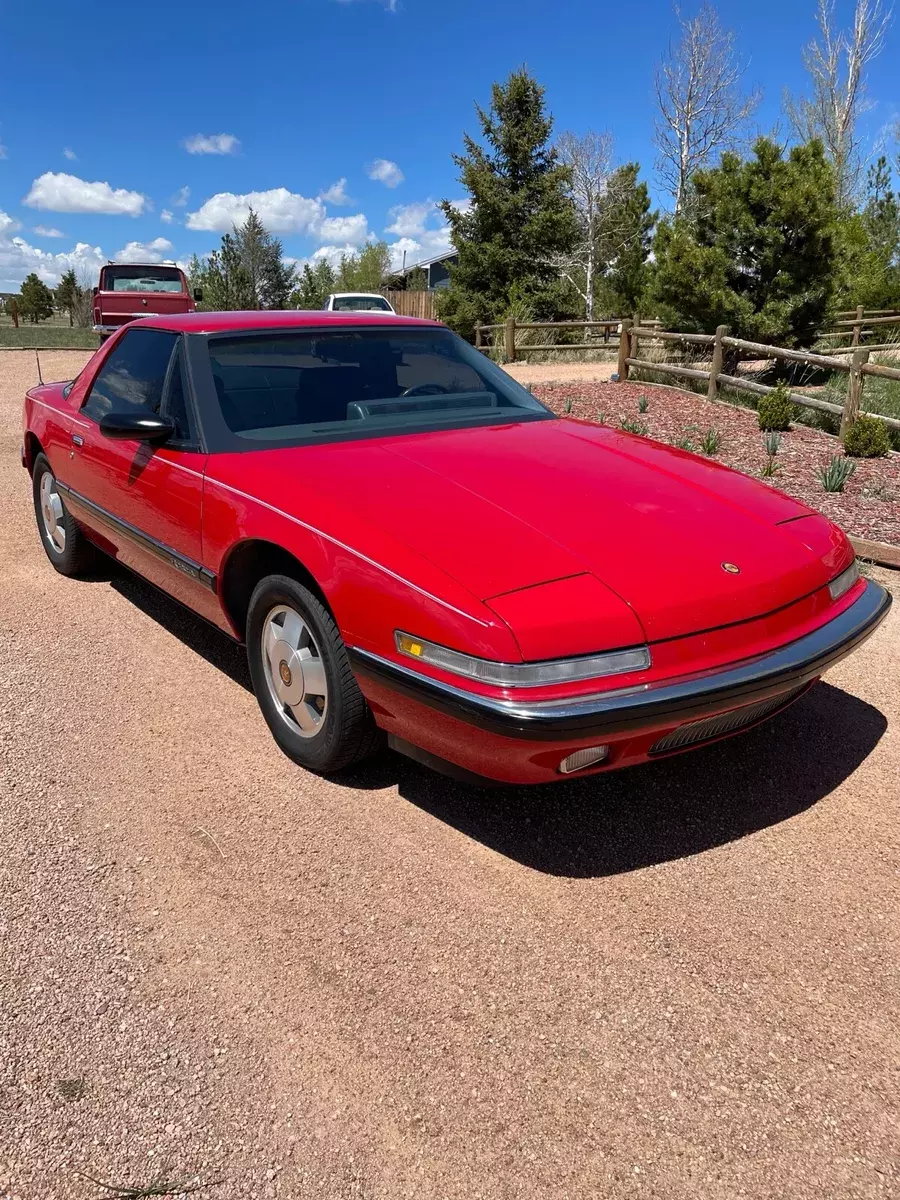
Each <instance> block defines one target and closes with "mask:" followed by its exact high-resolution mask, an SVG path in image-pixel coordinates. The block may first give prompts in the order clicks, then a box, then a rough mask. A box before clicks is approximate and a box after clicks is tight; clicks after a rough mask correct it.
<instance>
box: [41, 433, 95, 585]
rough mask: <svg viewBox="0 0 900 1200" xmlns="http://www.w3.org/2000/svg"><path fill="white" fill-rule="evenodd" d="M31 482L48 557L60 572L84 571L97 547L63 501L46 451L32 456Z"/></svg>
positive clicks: (87, 569) (91, 560)
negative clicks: (34, 456) (82, 530)
mask: <svg viewBox="0 0 900 1200" xmlns="http://www.w3.org/2000/svg"><path fill="white" fill-rule="evenodd" d="M31 484H32V490H33V495H34V515H35V517H36V518H37V525H38V532H39V533H40V535H41V545H42V546H43V547H44V550H45V551H46V554H47V557H48V558H49V559H50V562H51V563H52V564H53V566H54V567H55V568H56V570H57V571H59V573H60V575H84V574H85V573H86V572H88V571H90V570H91V568H92V567H94V566H95V565H96V561H97V550H96V549H95V548H94V546H92V545H91V543H90V542H89V541H88V540H87V538H86V537H85V536H84V534H83V533H82V532H81V529H80V528H79V527H78V522H77V521H76V520H75V519H74V517H73V516H72V514H71V513H70V512H69V510H68V509H67V508H66V506H65V504H64V503H63V500H62V496H60V494H59V491H58V489H57V486H56V476H55V475H54V474H53V468H52V467H51V466H50V462H49V460H48V459H47V456H46V455H45V454H39V455H38V456H37V458H36V459H35V460H34V469H33V471H32V473H31Z"/></svg>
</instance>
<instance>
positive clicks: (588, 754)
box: [559, 746, 609, 775]
mask: <svg viewBox="0 0 900 1200" xmlns="http://www.w3.org/2000/svg"><path fill="white" fill-rule="evenodd" d="M608 757H609V746H585V748H584V749H583V750H576V751H575V753H574V754H569V755H567V757H566V758H564V759H563V760H562V762H561V763H560V764H559V769H560V771H561V772H562V774H563V775H571V774H572V772H573V771H583V770H584V769H585V767H595V766H596V765H597V763H602V762H603V760H604V759H605V758H608Z"/></svg>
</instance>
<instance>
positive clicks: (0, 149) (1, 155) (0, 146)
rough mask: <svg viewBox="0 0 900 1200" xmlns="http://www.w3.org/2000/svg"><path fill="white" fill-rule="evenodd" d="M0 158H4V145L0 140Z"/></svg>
mask: <svg viewBox="0 0 900 1200" xmlns="http://www.w3.org/2000/svg"><path fill="white" fill-rule="evenodd" d="M0 158H6V147H5V146H4V145H3V143H2V142H0Z"/></svg>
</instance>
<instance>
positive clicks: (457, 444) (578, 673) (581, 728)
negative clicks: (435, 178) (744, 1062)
mask: <svg viewBox="0 0 900 1200" xmlns="http://www.w3.org/2000/svg"><path fill="white" fill-rule="evenodd" d="M24 434H25V436H24V445H23V450H22V459H23V463H24V465H25V466H26V467H27V468H28V470H29V471H30V473H31V477H32V481H33V488H34V507H35V513H36V515H37V522H38V528H39V530H40V534H41V540H42V542H43V545H44V549H45V550H46V552H47V554H48V556H49V558H50V561H51V562H52V563H53V565H54V566H55V567H56V569H57V570H58V571H61V572H62V573H63V574H76V573H78V572H81V571H84V570H87V569H89V568H90V565H91V562H92V560H93V558H94V555H95V554H96V551H97V549H98V548H99V550H101V551H105V552H106V553H107V554H111V555H113V556H114V557H115V558H117V559H119V560H120V561H121V562H123V563H125V564H126V565H127V566H129V567H131V568H133V569H134V570H135V571H138V572H140V574H142V575H144V576H146V578H147V579H149V580H150V581H151V582H153V583H154V584H156V585H157V586H159V587H160V588H162V589H164V590H165V591H166V592H168V593H170V594H171V595H172V596H174V597H175V598H176V599H178V600H179V601H181V602H182V603H183V604H185V605H187V606H188V607H189V608H191V609H193V610H194V611H195V612H197V613H199V614H200V615H201V616H202V617H205V618H206V619H207V620H208V621H211V622H212V623H213V624H215V625H217V626H218V627H219V628H220V629H222V630H224V631H225V632H226V633H228V634H229V635H230V636H231V637H233V638H235V639H237V640H239V641H242V642H244V643H246V647H247V655H248V658H249V662H250V671H251V674H252V677H253V685H254V688H255V691H256V695H257V698H258V700H259V705H260V708H261V709H262V712H263V715H264V717H265V719H266V721H267V722H268V724H269V727H270V729H271V731H272V733H273V734H274V736H275V740H276V741H277V742H278V744H279V745H280V746H281V748H282V749H283V750H284V751H285V753H287V754H288V755H290V756H291V758H293V759H294V760H295V761H296V762H298V763H300V764H301V765H302V766H304V767H307V768H309V769H311V770H313V771H321V772H331V771H337V770H339V769H340V768H343V767H347V766H349V765H350V764H351V763H354V762H356V761H357V760H359V759H361V758H363V757H364V756H365V755H367V754H369V753H370V752H371V751H372V750H374V749H375V748H376V747H377V746H378V745H379V744H380V743H381V741H382V739H383V735H384V734H386V735H387V739H388V741H389V743H390V744H391V745H392V746H393V747H394V748H395V749H398V750H401V751H403V752H404V753H406V754H409V755H411V756H412V757H413V758H416V759H418V760H419V761H421V762H424V763H427V764H429V765H431V766H434V767H436V768H438V769H440V770H445V771H447V772H449V773H451V774H455V775H457V776H462V777H464V778H467V779H474V778H476V777H477V778H479V779H481V780H482V781H483V780H484V779H485V778H489V779H491V780H501V781H504V782H511V783H542V782H548V781H550V780H557V779H560V778H564V777H569V776H572V775H575V774H582V773H588V772H593V771H602V770H610V769H613V768H617V767H625V766H630V765H632V764H634V763H641V762H646V761H647V760H648V759H653V758H657V757H660V756H662V755H666V754H674V753H678V752H679V751H682V750H685V749H687V748H688V747H692V746H697V745H700V744H702V743H707V742H710V741H713V740H715V739H717V738H721V737H724V736H726V735H728V734H731V733H735V732H736V731H738V730H740V729H745V728H747V727H749V726H751V725H754V724H756V723H757V722H759V721H761V720H763V719H764V718H766V717H770V716H772V714H773V713H776V712H778V711H779V710H780V709H782V708H784V707H785V706H786V705H788V704H790V703H791V701H792V700H795V699H796V698H797V697H798V696H800V695H802V693H803V692H805V691H806V690H807V688H809V687H811V686H812V684H813V683H814V682H815V681H816V680H817V679H818V678H819V676H820V675H821V674H822V673H823V671H825V670H826V669H827V668H828V667H829V666H830V665H831V664H832V663H834V662H836V661H837V660H838V659H840V658H842V657H843V656H844V655H845V654H848V653H849V652H850V651H851V650H853V648H854V647H855V646H857V645H858V644H859V643H860V642H861V641H863V639H864V638H866V637H867V636H868V635H869V634H870V633H871V632H872V631H873V629H875V627H876V626H877V625H878V623H879V622H880V621H881V620H882V618H883V617H884V616H885V615H886V613H887V610H888V607H889V605H890V597H889V595H888V594H887V593H886V592H885V591H884V590H883V589H882V588H881V587H879V586H878V584H876V583H874V582H871V581H867V580H865V579H862V578H860V576H859V572H858V569H857V566H856V562H855V560H854V555H853V551H852V549H851V547H850V545H849V543H848V541H847V538H846V537H845V536H844V534H843V533H842V532H841V531H840V530H839V529H838V528H837V527H836V526H835V525H832V524H831V522H829V521H827V520H826V519H825V518H824V517H822V516H820V515H819V514H817V513H815V512H812V511H811V510H810V509H808V508H806V507H805V506H804V505H802V504H800V503H798V501H796V500H792V499H789V498H788V497H787V496H783V495H780V494H779V493H778V492H774V491H771V490H770V489H769V488H767V487H765V486H764V485H763V484H761V483H758V482H755V481H754V480H752V479H750V478H748V477H747V476H745V475H741V474H738V473H736V472H734V471H730V470H727V469H726V468H724V467H721V466H719V465H717V464H716V463H713V462H709V461H706V460H704V459H701V458H697V457H695V456H693V455H691V454H688V453H685V452H683V451H680V450H676V449H673V448H670V447H667V446H662V445H658V444H656V443H654V442H651V441H648V440H647V439H645V438H641V437H635V436H632V435H630V434H627V433H623V432H620V431H619V430H616V429H611V428H609V427H608V426H604V425H596V424H591V423H589V422H585V421H576V420H571V419H560V418H558V417H556V416H554V415H553V414H552V413H550V412H548V411H547V409H545V408H544V407H543V406H542V405H541V404H539V403H538V401H537V400H535V399H534V397H533V396H531V395H530V394H529V393H528V392H527V391H526V390H525V389H524V388H522V387H520V386H519V385H518V384H517V383H515V382H514V381H513V380H512V379H511V378H510V377H509V376H508V375H507V374H506V373H505V372H503V371H502V370H500V369H499V368H498V367H496V366H494V365H493V364H492V363H490V362H488V361H487V360H486V359H485V358H484V357H483V356H482V355H481V354H479V353H478V352H477V351H475V350H473V349H472V348H471V347H470V346H468V345H467V344H466V343H465V342H463V341H462V340H461V339H459V338H458V337H456V336H455V335H454V334H452V333H451V332H450V331H449V330H448V329H446V328H444V327H443V326H441V325H438V324H435V323H433V322H428V321H417V320H412V319H409V318H404V317H396V316H392V315H389V314H383V315H382V314H375V313H368V314H360V313H308V312H307V313H294V312H292V313H273V312H255V313H197V314H192V315H188V316H177V317H167V318H157V319H155V320H146V321H140V322H138V323H137V324H132V325H129V326H128V327H127V328H126V329H124V330H122V331H121V332H119V333H118V334H117V335H116V336H115V337H113V338H111V339H110V340H109V341H108V342H107V344H106V345H105V346H104V347H102V348H101V349H100V350H99V351H98V352H97V353H96V354H95V355H94V357H93V358H92V359H91V361H90V362H89V363H88V365H87V366H86V367H85V369H84V370H83V371H82V373H81V375H80V376H79V377H78V379H77V380H75V381H74V382H72V383H66V384H62V383H57V384H47V385H45V386H42V387H37V388H34V389H33V390H32V391H30V392H29V393H28V396H27V398H26V400H25V406H24Z"/></svg>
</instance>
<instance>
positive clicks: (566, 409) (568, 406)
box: [563, 396, 572, 414]
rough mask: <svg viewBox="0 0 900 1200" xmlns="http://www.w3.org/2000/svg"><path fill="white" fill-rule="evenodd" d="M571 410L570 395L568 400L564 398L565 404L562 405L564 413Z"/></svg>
mask: <svg viewBox="0 0 900 1200" xmlns="http://www.w3.org/2000/svg"><path fill="white" fill-rule="evenodd" d="M571 411H572V397H571V396H570V397H569V398H568V400H566V402H565V404H564V405H563V412H565V413H566V414H568V413H570V412H571Z"/></svg>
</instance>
